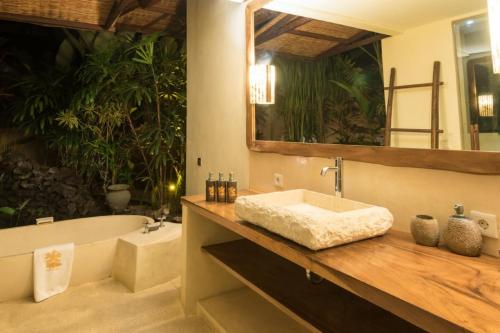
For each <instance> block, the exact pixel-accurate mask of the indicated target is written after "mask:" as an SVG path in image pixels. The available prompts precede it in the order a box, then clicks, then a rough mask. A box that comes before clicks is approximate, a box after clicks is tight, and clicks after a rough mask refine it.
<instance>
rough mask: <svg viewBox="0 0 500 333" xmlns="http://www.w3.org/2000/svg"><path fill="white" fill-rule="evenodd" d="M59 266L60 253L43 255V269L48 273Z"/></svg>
mask: <svg viewBox="0 0 500 333" xmlns="http://www.w3.org/2000/svg"><path fill="white" fill-rule="evenodd" d="M61 265H62V263H61V252H58V251H56V250H53V251H52V252H47V253H45V267H46V268H47V270H48V271H52V270H55V269H56V268H58V267H59V266H61Z"/></svg>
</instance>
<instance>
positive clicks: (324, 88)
mask: <svg viewBox="0 0 500 333" xmlns="http://www.w3.org/2000/svg"><path fill="white" fill-rule="evenodd" d="M370 50H373V52H374V54H372V53H370V51H368V50H367V49H360V50H359V52H358V53H359V54H358V55H356V54H348V55H339V56H333V57H328V58H324V59H320V60H317V61H303V60H296V59H291V58H284V57H280V56H275V57H274V58H273V64H274V65H276V68H277V90H276V104H275V105H274V106H272V109H273V110H277V111H278V112H279V114H280V116H281V119H282V121H283V123H284V131H285V137H284V138H283V139H285V140H287V141H294V142H327V143H351V144H371V145H378V144H381V141H380V140H381V138H382V128H383V126H384V122H385V112H384V95H383V83H382V77H381V76H380V73H381V66H382V65H381V58H380V47H379V45H378V44H374V45H373V47H372V48H371V49H370ZM360 55H365V56H366V58H368V59H369V60H370V61H371V64H373V68H372V67H370V66H366V65H364V66H360V65H358V64H357V62H356V61H355V58H356V57H359V56H360ZM365 62H366V61H365ZM259 114H260V115H261V117H262V114H264V113H263V112H257V115H259ZM260 121H261V123H262V122H265V121H266V119H261V120H260Z"/></svg>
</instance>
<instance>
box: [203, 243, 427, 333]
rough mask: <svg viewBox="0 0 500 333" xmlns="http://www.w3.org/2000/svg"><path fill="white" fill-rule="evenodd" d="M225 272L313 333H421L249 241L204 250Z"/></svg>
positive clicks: (359, 298) (374, 306) (214, 246)
mask: <svg viewBox="0 0 500 333" xmlns="http://www.w3.org/2000/svg"><path fill="white" fill-rule="evenodd" d="M203 249H204V250H205V251H206V252H207V253H208V254H209V255H210V256H211V257H212V259H213V260H214V261H215V262H216V263H217V264H219V265H220V266H221V267H222V268H224V269H226V270H227V271H228V272H230V273H231V274H232V275H233V276H235V277H236V278H237V279H238V280H240V281H242V282H243V283H244V284H245V285H246V286H248V287H249V288H250V289H252V290H253V291H255V292H256V293H258V294H259V295H261V296H262V297H263V298H264V299H266V300H267V301H269V302H270V303H272V304H273V305H275V306H276V307H277V308H279V309H281V310H282V311H283V312H285V313H286V314H287V315H288V316H290V317H292V318H294V319H295V320H297V321H298V322H300V323H301V324H302V325H304V326H305V327H307V328H309V329H310V330H311V331H317V332H360V333H361V332H370V333H372V332H373V333H374V332H406V333H411V332H423V331H422V330H421V329H419V328H417V327H415V326H413V325H412V324H410V323H408V322H406V321H404V320H403V319H401V318H399V317H397V316H395V315H393V314H391V313H390V312H388V311H386V310H383V309H381V308H379V307H377V306H376V305H373V304H371V303H369V302H367V301H365V300H364V299H362V298H361V297H359V296H356V295H354V294H352V293H350V292H348V291H346V290H345V289H343V288H340V287H338V286H336V285H335V284H333V283H331V282H329V281H327V280H324V281H322V282H321V283H317V284H314V283H311V282H310V281H309V280H308V279H307V278H306V271H305V270H304V269H303V268H302V267H300V266H298V265H295V264H294V263H292V262H290V261H288V260H286V259H283V258H282V257H280V256H278V255H276V254H274V253H272V252H270V251H268V250H266V249H264V248H262V247H260V246H258V245H256V244H255V243H252V242H251V241H248V240H246V239H241V240H236V241H231V242H225V243H221V244H215V245H209V246H204V247H203Z"/></svg>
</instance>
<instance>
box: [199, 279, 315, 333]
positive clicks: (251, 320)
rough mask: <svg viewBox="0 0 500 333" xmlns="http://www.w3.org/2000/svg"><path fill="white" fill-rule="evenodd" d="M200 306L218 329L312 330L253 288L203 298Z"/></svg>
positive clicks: (280, 332)
mask: <svg viewBox="0 0 500 333" xmlns="http://www.w3.org/2000/svg"><path fill="white" fill-rule="evenodd" d="M197 310H198V315H200V316H202V317H204V318H205V319H206V320H207V321H208V322H209V323H210V325H211V326H212V327H213V328H215V331H216V332H227V333H231V332H235V333H236V332H237V333H257V332H258V333H261V332H272V333H292V332H293V333H308V332H310V330H308V329H307V328H306V327H304V326H302V325H301V324H299V323H297V322H296V321H295V320H293V319H292V318H290V317H289V316H287V315H286V314H285V313H283V312H281V311H280V310H279V309H277V308H276V307H274V306H273V305H272V304H270V303H269V302H267V300H265V299H264V298H262V297H260V296H259V295H258V294H256V293H255V292H253V291H252V290H251V289H249V288H240V289H236V290H231V291H228V292H225V293H223V294H220V295H217V296H213V297H209V298H206V299H202V300H200V301H198V309H197Z"/></svg>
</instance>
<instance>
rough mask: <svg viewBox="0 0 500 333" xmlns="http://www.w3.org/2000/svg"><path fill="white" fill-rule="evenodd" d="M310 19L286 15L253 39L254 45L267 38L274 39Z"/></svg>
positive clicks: (265, 40) (263, 41)
mask: <svg viewBox="0 0 500 333" xmlns="http://www.w3.org/2000/svg"><path fill="white" fill-rule="evenodd" d="M310 21H312V19H310V18H307V17H301V16H295V15H287V16H285V17H284V18H282V19H281V20H280V21H278V22H276V23H275V24H274V26H272V27H270V28H269V29H268V30H267V31H266V32H264V33H262V34H261V35H260V36H258V37H257V38H256V39H255V45H260V44H262V43H265V42H267V41H268V40H271V39H274V38H276V37H278V36H280V35H282V34H284V33H287V32H289V31H291V30H294V29H296V28H298V27H300V26H301V25H304V24H306V23H308V22H310Z"/></svg>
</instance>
